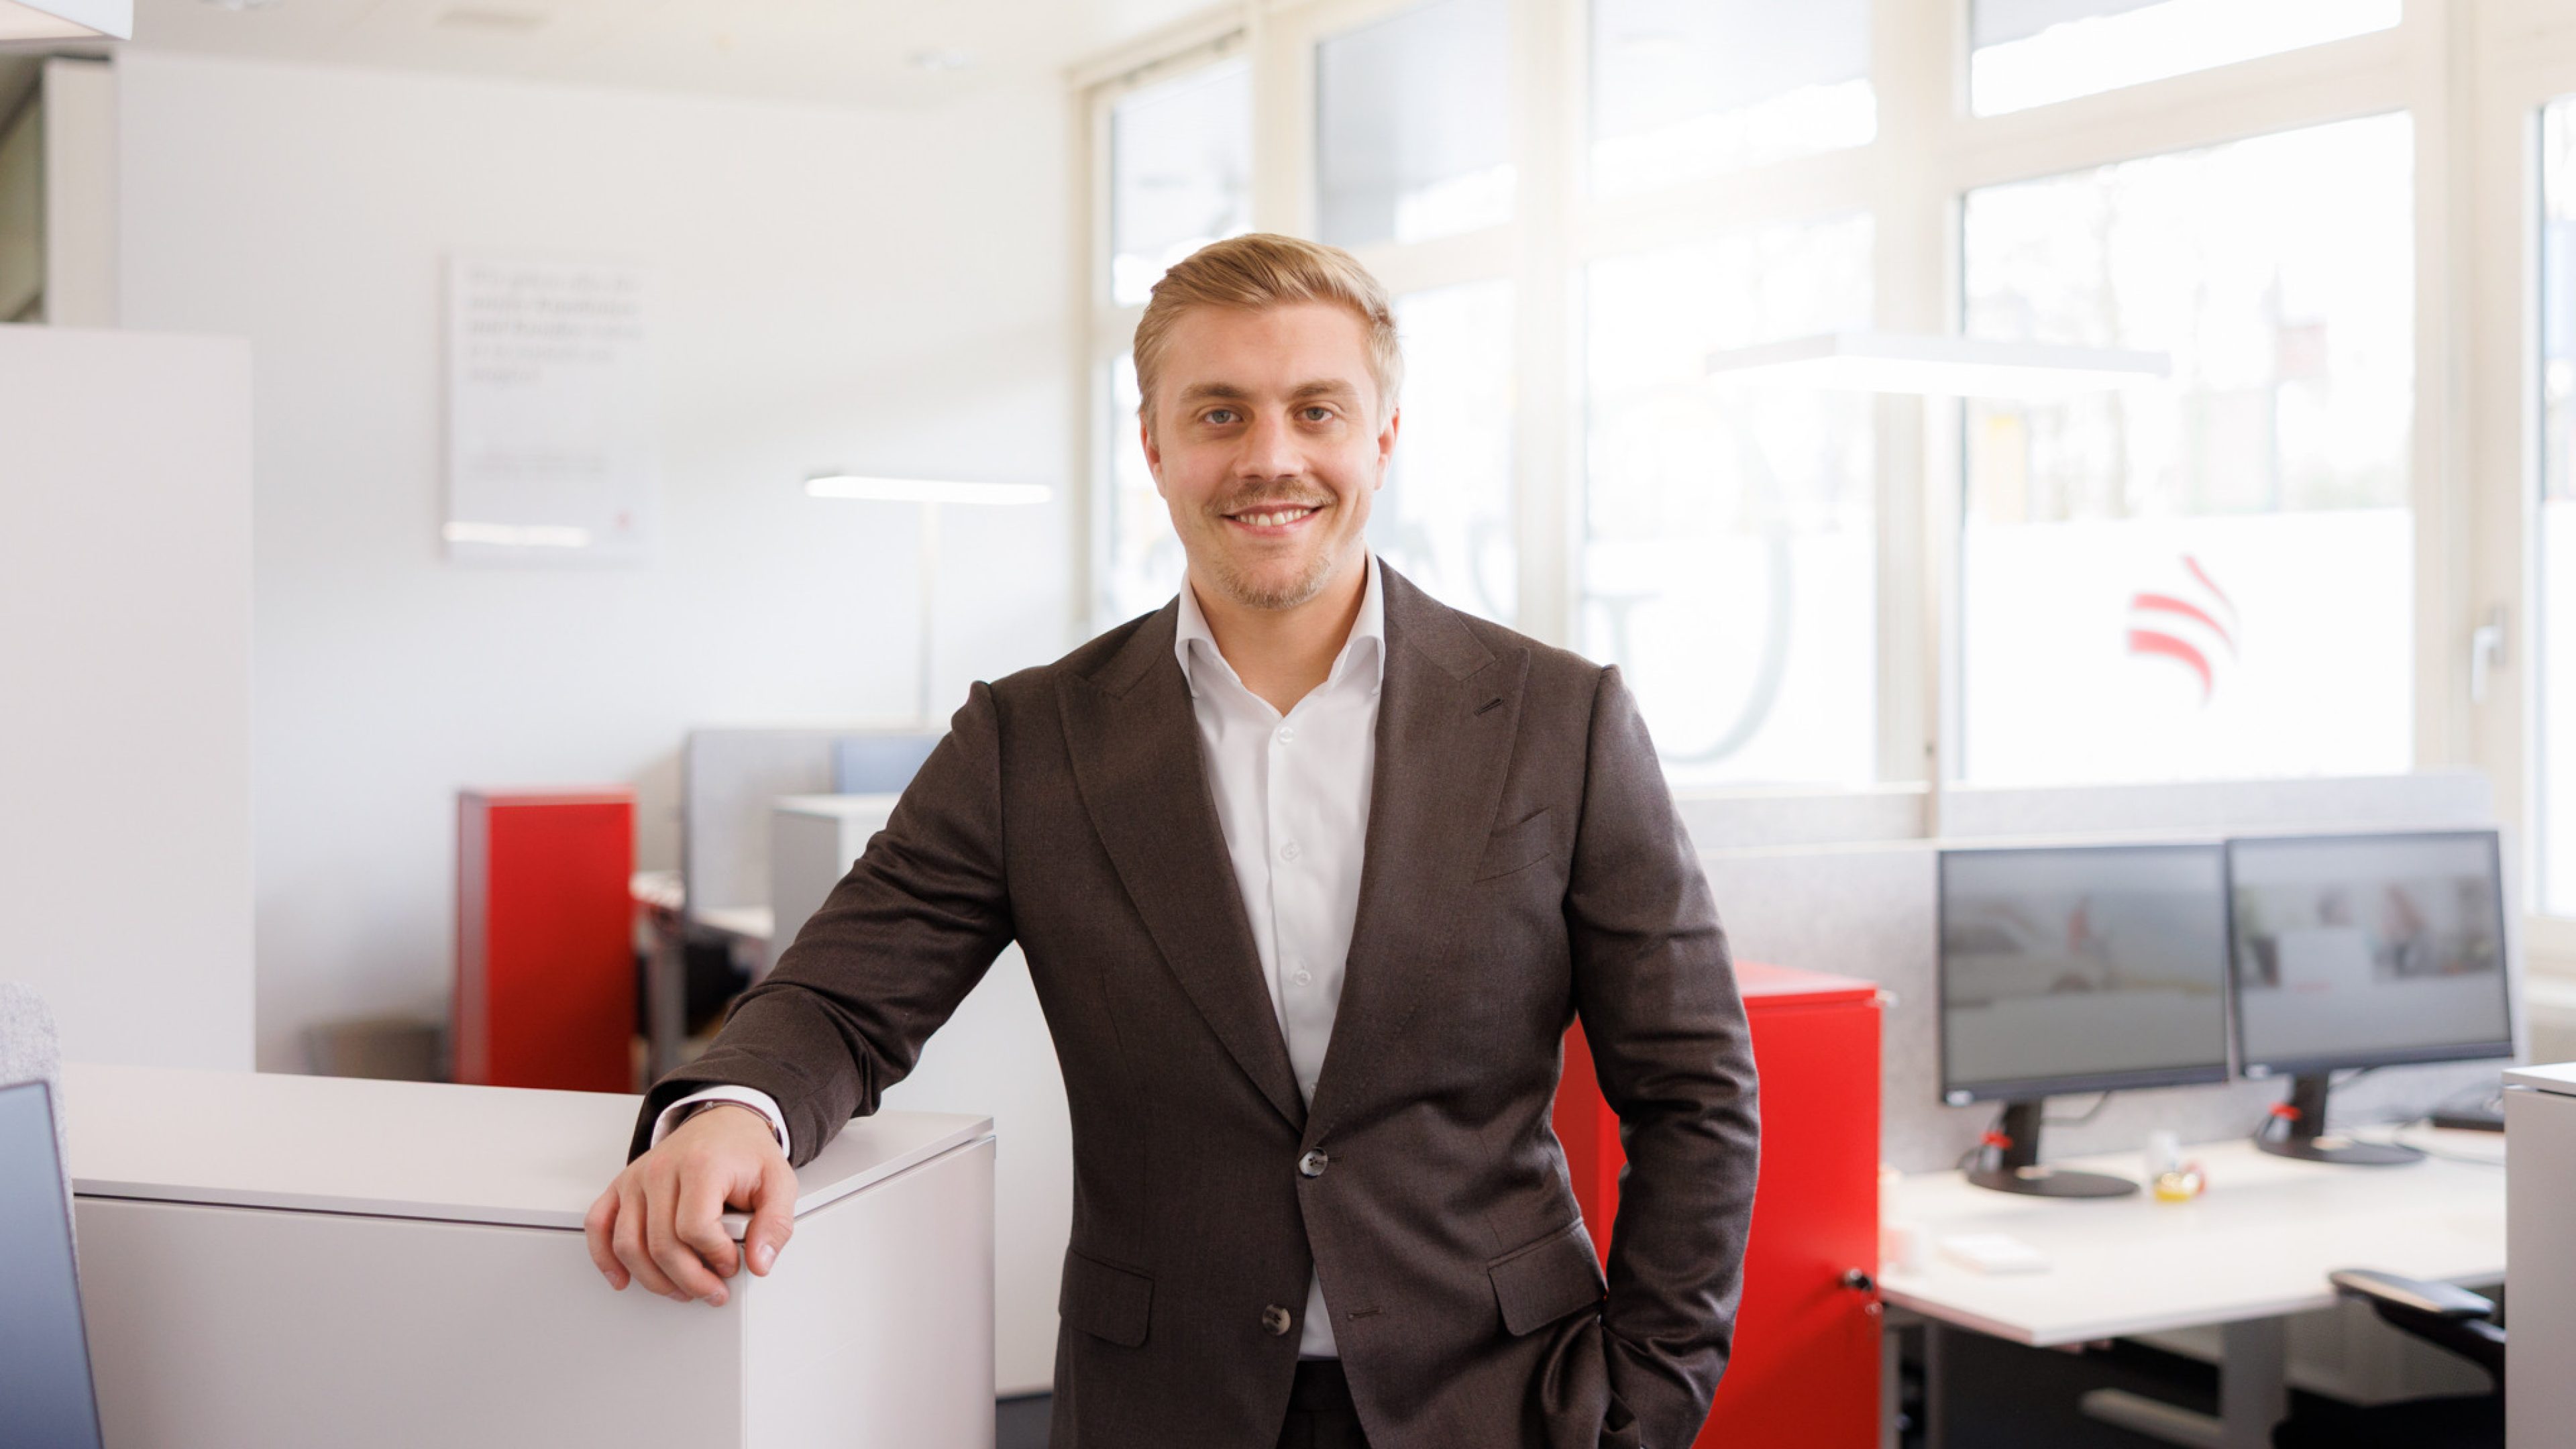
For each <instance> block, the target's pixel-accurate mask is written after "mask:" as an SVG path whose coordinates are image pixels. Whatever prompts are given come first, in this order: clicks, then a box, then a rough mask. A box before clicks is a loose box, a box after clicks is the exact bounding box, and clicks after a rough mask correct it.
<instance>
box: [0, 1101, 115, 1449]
mask: <svg viewBox="0 0 2576 1449" xmlns="http://www.w3.org/2000/svg"><path fill="white" fill-rule="evenodd" d="M0 1305H5V1306H0V1442H5V1443H10V1444H43V1445H47V1446H60V1449H98V1444H99V1433H98V1398H97V1395H96V1392H95V1391H94V1390H93V1389H92V1387H91V1385H90V1376H89V1340H88V1338H87V1337H86V1336H85V1335H84V1332H83V1330H82V1327H81V1305H80V1289H79V1286H78V1282H77V1279H76V1278H75V1277H74V1274H73V1270H72V1232H71V1221H70V1216H69V1210H68V1209H67V1208H66V1207H65V1205H64V1200H63V1174H62V1168H61V1166H60V1164H59V1163H57V1162H56V1161H55V1155H54V1115H53V1109H52V1105H51V1102H50V1099H49V1094H48V1093H47V1091H46V1088H45V1084H44V1083H42V1082H25V1083H21V1084H19V1085H16V1086H9V1087H0Z"/></svg>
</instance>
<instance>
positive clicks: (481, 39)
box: [132, 0, 1212, 106]
mask: <svg viewBox="0 0 2576 1449" xmlns="http://www.w3.org/2000/svg"><path fill="white" fill-rule="evenodd" d="M1211 3H1212V0H265V3H262V0H136V3H135V6H134V40H133V42H132V43H133V44H135V45H138V46H149V47H152V48H154V49H165V50H180V51H194V52H199V53H206V54H216V55H238V56H251V57H259V58H264V59H270V60H292V61H310V62H320V63H327V64H345V65H370V66H390V67H396V68H401V69H411V70H436V71H448V72H462V73H469V74H476V75H493V76H514V77H519V78H522V79H528V80H542V81H558V82H573V83H580V84H594V85H612V86H633V87H642V88H647V89H655V90H692V91H711V92H716V93H720V94H726V95H738V96H756V97H762V98H765V99H772V100H795V101H812V102H821V103H826V104H834V105H861V106H925V105H934V104H937V103H939V102H941V101H945V100H948V99H951V98H954V97H956V96H960V95H963V94H965V93H968V92H970V91H975V90H981V89H984V88H987V87H991V86H996V85H1012V84H1026V83H1030V82H1048V83H1052V82H1053V81H1054V80H1055V78H1056V77H1058V76H1060V75H1061V74H1062V72H1063V70H1064V69H1065V67H1067V66H1070V65H1073V64H1076V63H1078V62H1081V61H1083V60H1086V59H1088V58H1090V57H1092V56H1095V55H1098V54H1099V53H1101V52H1103V51H1107V50H1111V49H1113V48H1115V47H1117V46H1119V45H1122V44H1124V43H1126V42H1128V41H1132V40H1135V39H1137V38H1138V37H1141V36H1144V35H1147V34H1150V33H1152V32H1153V31H1155V30H1157V29H1160V28H1161V27H1163V26H1165V25H1168V24H1170V23H1172V22H1173V21H1175V20H1178V19H1181V18H1183V17H1185V16H1188V15H1191V14H1194V13H1197V12H1200V11H1204V10H1207V9H1208V8H1210V5H1211ZM236 7H238V8H236ZM961 59H962V60H963V61H964V62H965V63H964V64H963V65H962V66H957V67H955V68H942V64H941V63H942V62H954V61H956V60H961ZM925 61H927V62H929V63H928V64H925V63H924V62H925Z"/></svg>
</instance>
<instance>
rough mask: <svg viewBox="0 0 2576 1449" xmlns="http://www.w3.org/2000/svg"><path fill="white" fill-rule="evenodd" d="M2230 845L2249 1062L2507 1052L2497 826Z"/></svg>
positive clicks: (2291, 1067) (2302, 1066)
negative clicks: (2484, 828) (2482, 828)
mask: <svg viewBox="0 0 2576 1449" xmlns="http://www.w3.org/2000/svg"><path fill="white" fill-rule="evenodd" d="M2227 852H2228V877H2229V880H2230V882H2231V884H2232V893H2233V895H2234V898H2235V899H2234V903H2233V904H2234V912H2235V915H2234V924H2235V957H2236V971H2235V978H2236V1031H2237V1043H2238V1046H2239V1048H2240V1054H2241V1055H2242V1057H2243V1059H2244V1062H2245V1069H2246V1074H2247V1075H2249V1076H2268V1075H2271V1074H2273V1073H2276V1072H2295V1071H2301V1070H2310V1071H2324V1070H2328V1069H2331V1068H2334V1067H2367V1066H2378V1065H2382V1064H2388V1063H2396V1062H2410V1061H2411V1062H2423V1061H2456V1060H2462V1059H2467V1058H2476V1057H2501V1056H2511V1055H2512V1054H2513V1019H2512V1008H2511V1006H2510V997H2509V995H2508V991H2507V986H2506V977H2505V959H2504V957H2505V937H2504V890H2503V886H2502V883H2501V880H2500V878H2499V875H2498V871H2497V849H2496V834H2495V832H2494V831H2492V830H2471V831H2445V832H2439V833H2422V832H2411V833H2406V834H2394V835H2347V836H2330V837H2308V838H2301V839H2275V840H2234V841H2230V842H2228V847H2227Z"/></svg>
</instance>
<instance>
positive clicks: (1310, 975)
mask: <svg viewBox="0 0 2576 1449" xmlns="http://www.w3.org/2000/svg"><path fill="white" fill-rule="evenodd" d="M1288 979H1289V980H1291V981H1294V982H1296V983H1297V984H1298V985H1300V986H1312V985H1314V984H1315V973H1314V972H1312V971H1300V972H1298V973H1297V974H1296V975H1294V976H1291V977H1289V978H1288Z"/></svg>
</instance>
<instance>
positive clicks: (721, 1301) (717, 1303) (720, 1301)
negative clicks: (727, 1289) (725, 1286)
mask: <svg viewBox="0 0 2576 1449" xmlns="http://www.w3.org/2000/svg"><path fill="white" fill-rule="evenodd" d="M707 1306H708V1307H709V1308H722V1307H724V1306H725V1296H724V1294H723V1292H722V1291H721V1290H719V1291H717V1292H714V1293H710V1294H708V1295H707Z"/></svg>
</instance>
